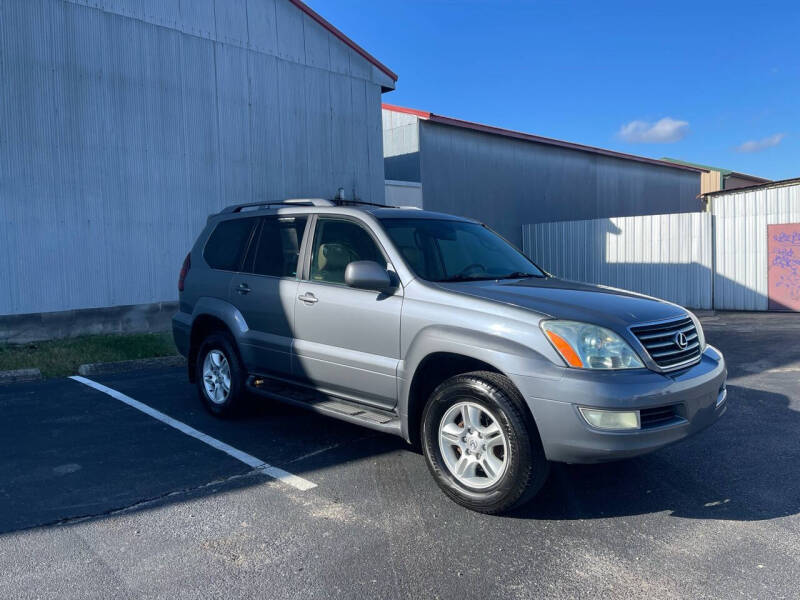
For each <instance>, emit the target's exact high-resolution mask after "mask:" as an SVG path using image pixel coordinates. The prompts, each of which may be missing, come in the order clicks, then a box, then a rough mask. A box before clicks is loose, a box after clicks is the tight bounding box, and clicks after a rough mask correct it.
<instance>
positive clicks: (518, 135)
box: [382, 103, 708, 173]
mask: <svg viewBox="0 0 800 600" xmlns="http://www.w3.org/2000/svg"><path fill="white" fill-rule="evenodd" d="M382 108H384V109H386V110H392V111H395V112H401V113H405V114H410V115H416V116H417V117H419V118H421V119H424V120H426V121H431V122H433V123H440V124H442V125H450V126H452V127H461V128H462V129H471V130H473V131H480V132H482V133H491V134H494V135H501V136H504V137H509V138H514V139H518V140H523V141H528V142H534V143H538V144H546V145H550V146H559V147H561V148H567V149H570V150H577V151H579V152H588V153H590V154H600V155H602V156H609V157H612V158H619V159H623V160H631V161H635V162H641V163H645V164H651V165H655V166H659V167H667V168H669V169H681V170H683V171H692V172H694V173H707V172H708V169H704V168H702V167H694V166H690V165H681V164H678V163H673V162H668V161H664V160H658V159H656V158H648V157H646V156H638V155H636V154H626V153H625V152H617V151H616V150H607V149H605V148H598V147H596V146H586V145H584V144H577V143H575V142H567V141H565V140H559V139H556V138H548V137H544V136H540V135H534V134H532V133H524V132H521V131H514V130H513V129H503V128H502V127H494V126H492V125H484V124H482V123H475V122H473V121H464V120H463V119H455V118H453V117H445V116H442V115H437V114H434V113H432V112H427V111H423V110H417V109H414V108H406V107H404V106H396V105H394V104H386V103H384V104H382Z"/></svg>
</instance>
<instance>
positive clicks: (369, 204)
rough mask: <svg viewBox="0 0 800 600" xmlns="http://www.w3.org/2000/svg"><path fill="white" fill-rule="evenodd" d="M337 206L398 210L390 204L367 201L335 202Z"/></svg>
mask: <svg viewBox="0 0 800 600" xmlns="http://www.w3.org/2000/svg"><path fill="white" fill-rule="evenodd" d="M333 202H334V204H335V205H336V206H378V207H380V208H398V207H397V206H392V205H390V204H380V203H378V202H367V201H366V200H334V201H333Z"/></svg>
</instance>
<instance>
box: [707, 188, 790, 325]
mask: <svg viewBox="0 0 800 600" xmlns="http://www.w3.org/2000/svg"><path fill="white" fill-rule="evenodd" d="M709 200H710V202H711V211H712V214H713V215H714V228H715V233H716V262H717V269H716V276H715V278H714V302H715V308H718V309H725V310H767V308H768V295H767V294H768V292H767V283H768V280H767V260H768V252H767V225H774V224H781V223H800V183H793V184H791V185H778V186H774V187H765V188H764V187H762V188H758V189H754V190H733V191H731V192H728V193H724V194H716V195H714V196H710V197H709Z"/></svg>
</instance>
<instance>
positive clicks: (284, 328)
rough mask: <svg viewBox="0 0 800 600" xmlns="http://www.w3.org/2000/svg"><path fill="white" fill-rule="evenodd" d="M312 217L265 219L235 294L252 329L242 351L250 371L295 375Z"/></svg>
mask: <svg viewBox="0 0 800 600" xmlns="http://www.w3.org/2000/svg"><path fill="white" fill-rule="evenodd" d="M306 221H307V217H306V216H305V215H302V216H296V217H293V216H277V215H276V216H268V217H263V219H262V222H261V225H260V227H259V229H258V231H256V234H255V237H254V238H253V241H252V243H251V244H250V251H249V252H248V254H247V258H246V259H245V261H244V265H243V266H242V272H240V273H237V274H236V275H234V276H233V279H232V280H231V291H230V296H231V299H232V301H233V303H234V304H235V305H236V307H237V308H238V309H239V311H240V312H241V313H242V316H243V317H244V319H245V321H246V323H247V327H248V331H247V332H246V333H245V334H244V335H243V336H242V338H241V340H240V350H241V352H242V356H243V358H244V359H245V362H246V363H247V367H248V370H250V371H255V372H257V373H263V374H266V375H276V376H279V377H291V352H292V328H293V325H294V310H295V299H296V297H297V285H298V281H297V266H298V258H299V254H300V244H301V242H302V240H303V231H304V229H305V226H306Z"/></svg>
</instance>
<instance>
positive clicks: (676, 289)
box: [426, 182, 800, 310]
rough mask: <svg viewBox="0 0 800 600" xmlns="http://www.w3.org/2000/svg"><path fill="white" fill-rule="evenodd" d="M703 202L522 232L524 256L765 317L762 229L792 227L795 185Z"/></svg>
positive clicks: (799, 204)
mask: <svg viewBox="0 0 800 600" xmlns="http://www.w3.org/2000/svg"><path fill="white" fill-rule="evenodd" d="M426 194H427V189H426ZM709 202H710V206H711V212H710V213H687V214H679V215H655V216H643V217H623V218H613V219H595V220H587V221H569V222H560V223H539V224H535V225H524V226H523V228H522V230H523V238H524V249H525V252H526V254H528V256H530V257H531V258H533V260H534V261H536V262H538V263H539V264H541V265H542V267H544V268H545V269H547V270H548V271H551V272H552V273H554V274H556V275H558V276H561V277H566V278H569V279H577V280H580V281H590V282H593V283H602V284H606V285H611V286H615V287H620V288H624V289H629V290H634V291H638V292H642V293H645V294H650V295H653V296H657V297H659V298H665V299H667V300H672V301H673V302H677V303H678V304H683V305H685V306H690V307H694V308H712V307H713V308H715V309H717V310H767V309H768V306H769V296H768V289H767V288H768V272H767V263H768V258H769V257H768V246H767V226H768V225H775V224H783V223H800V182H790V183H788V184H777V185H772V186H767V187H761V188H757V189H752V190H733V191H731V192H728V193H723V194H715V195H713V196H710V197H709ZM426 203H427V198H426ZM712 251H713V254H712ZM712 279H713V287H712ZM712 295H713V303H712Z"/></svg>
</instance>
